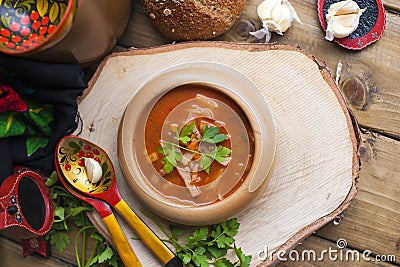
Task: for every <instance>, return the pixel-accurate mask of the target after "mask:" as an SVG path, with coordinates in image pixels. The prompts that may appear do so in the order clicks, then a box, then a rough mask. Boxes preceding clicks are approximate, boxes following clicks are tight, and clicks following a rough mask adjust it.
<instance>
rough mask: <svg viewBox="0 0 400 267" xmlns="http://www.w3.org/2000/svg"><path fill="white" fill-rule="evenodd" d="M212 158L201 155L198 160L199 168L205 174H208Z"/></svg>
mask: <svg viewBox="0 0 400 267" xmlns="http://www.w3.org/2000/svg"><path fill="white" fill-rule="evenodd" d="M211 162H212V158H211V157H209V156H207V155H202V156H201V158H200V163H199V165H200V168H202V169H203V170H204V171H205V172H206V173H210V168H211Z"/></svg>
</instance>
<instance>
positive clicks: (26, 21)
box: [19, 15, 31, 24]
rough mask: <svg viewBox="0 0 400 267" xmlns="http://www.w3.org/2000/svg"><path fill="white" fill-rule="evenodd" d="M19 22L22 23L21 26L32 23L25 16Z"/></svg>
mask: <svg viewBox="0 0 400 267" xmlns="http://www.w3.org/2000/svg"><path fill="white" fill-rule="evenodd" d="M19 22H21V24H29V23H30V22H31V19H30V18H29V17H28V16H27V15H25V16H22V17H21V19H20V20H19Z"/></svg>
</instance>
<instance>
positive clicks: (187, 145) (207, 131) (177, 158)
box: [157, 122, 231, 174]
mask: <svg viewBox="0 0 400 267" xmlns="http://www.w3.org/2000/svg"><path fill="white" fill-rule="evenodd" d="M195 127H196V124H195V122H191V123H189V124H186V125H184V126H183V127H182V129H181V131H180V133H179V132H178V130H176V140H177V141H178V142H177V143H173V142H162V144H161V147H159V148H157V152H158V153H160V154H163V155H164V157H163V159H162V163H163V164H164V167H163V169H164V171H165V173H166V174H167V173H170V172H172V170H173V169H174V168H175V167H177V166H178V162H182V160H183V157H184V155H183V153H184V152H183V151H186V152H190V153H193V154H194V155H198V156H199V157H200V160H199V167H200V168H201V169H202V170H204V171H205V172H206V173H210V166H211V163H212V162H213V161H214V160H216V161H218V162H221V163H222V162H225V161H226V160H227V159H228V157H229V156H230V154H231V150H230V149H229V148H227V147H223V146H217V144H218V143H221V142H223V141H225V140H227V139H228V136H227V135H226V134H222V133H219V131H220V128H219V127H214V126H208V125H206V126H205V127H204V129H203V133H201V138H196V137H193V136H198V134H199V133H196V132H195V129H196V128H195ZM201 142H206V143H208V144H210V146H208V147H211V148H212V149H211V150H210V151H207V150H202V149H200V148H199V145H198V144H201ZM181 143H182V144H183V145H181Z"/></svg>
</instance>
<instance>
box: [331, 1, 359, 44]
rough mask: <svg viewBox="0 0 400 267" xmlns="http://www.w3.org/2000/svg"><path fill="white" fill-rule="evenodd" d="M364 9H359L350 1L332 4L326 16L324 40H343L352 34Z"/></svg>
mask: <svg viewBox="0 0 400 267" xmlns="http://www.w3.org/2000/svg"><path fill="white" fill-rule="evenodd" d="M364 10H365V9H360V7H359V6H358V4H357V3H356V2H354V1H352V0H346V1H341V2H338V3H335V4H332V5H331V6H330V7H329V9H328V13H327V14H326V21H327V24H328V25H327V28H326V36H325V39H327V40H329V41H332V40H333V38H334V37H336V38H344V37H347V36H349V35H350V34H351V33H353V32H354V31H355V30H356V29H357V27H358V24H359V22H360V17H361V15H362V13H363V12H364Z"/></svg>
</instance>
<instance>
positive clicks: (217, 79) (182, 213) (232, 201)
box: [118, 62, 275, 225]
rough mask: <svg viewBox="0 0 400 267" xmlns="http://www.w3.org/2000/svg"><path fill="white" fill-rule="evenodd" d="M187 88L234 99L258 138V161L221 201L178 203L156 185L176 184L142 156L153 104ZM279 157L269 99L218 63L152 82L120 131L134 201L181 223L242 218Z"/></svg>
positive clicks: (181, 68) (184, 67)
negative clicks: (198, 87)
mask: <svg viewBox="0 0 400 267" xmlns="http://www.w3.org/2000/svg"><path fill="white" fill-rule="evenodd" d="M185 84H201V85H204V86H207V87H209V88H212V89H213V90H217V91H219V93H221V94H224V95H226V96H228V97H230V98H231V99H232V100H233V101H234V102H236V103H237V104H238V105H239V106H240V108H241V110H242V111H243V112H244V114H245V116H246V117H247V119H248V121H249V122H250V125H251V128H252V132H253V134H254V155H253V162H252V164H251V166H250V169H249V171H248V173H247V176H246V178H245V179H244V181H243V182H242V183H241V184H240V185H238V186H237V187H236V189H235V190H233V191H231V192H230V193H229V194H227V195H226V196H222V197H221V198H220V200H218V201H213V202H209V203H200V202H198V201H197V200H196V199H195V198H194V199H192V200H188V199H179V198H178V199H177V197H176V196H174V195H166V194H164V193H160V190H158V189H157V187H158V186H159V185H158V184H157V185H155V184H156V183H159V181H163V182H160V183H161V187H160V188H162V187H168V188H170V187H169V186H171V185H170V184H172V183H170V182H168V181H166V180H165V179H164V178H163V177H161V176H160V175H159V173H158V172H157V170H156V169H155V168H153V169H152V172H151V173H149V172H148V171H146V170H145V169H146V168H147V167H144V164H150V165H151V162H150V161H149V160H148V157H147V154H146V153H143V151H144V150H145V149H146V146H145V143H144V142H145V141H144V139H145V138H144V133H145V129H144V128H145V124H146V123H145V121H146V120H147V117H148V115H149V113H150V111H151V109H152V108H153V106H154V104H155V103H156V102H157V101H158V100H159V99H160V98H161V97H162V96H163V95H164V94H166V93H167V92H169V91H170V90H171V89H173V88H176V87H177V86H180V85H185ZM233 153H234V147H232V155H234V154H233ZM274 155H275V127H274V122H273V118H272V115H271V112H270V110H269V107H268V105H267V103H266V101H265V99H264V97H263V96H262V95H261V93H260V92H259V90H258V88H257V87H256V86H255V85H254V84H253V83H252V82H251V81H250V80H249V79H248V78H246V77H245V76H244V75H242V74H241V73H239V72H238V71H236V70H234V69H231V68H229V67H227V66H224V65H220V64H216V63H210V62H194V63H188V64H181V65H177V66H174V67H171V68H169V69H167V70H164V71H162V72H160V73H158V74H156V75H155V76H154V77H152V78H150V79H149V80H147V81H146V82H145V83H143V85H142V86H141V87H140V88H139V89H138V91H137V93H136V94H135V95H134V96H133V98H132V100H131V101H130V103H129V104H128V106H127V108H126V110H125V113H124V116H123V118H122V120H121V123H120V128H119V136H118V156H119V163H120V166H121V170H122V172H123V175H124V177H125V179H126V181H127V183H128V185H129V186H130V188H131V189H132V191H133V193H134V195H135V197H137V198H138V200H139V201H140V202H142V203H143V204H144V205H145V206H146V207H147V208H149V209H151V210H152V211H153V212H155V213H156V214H158V215H160V216H162V217H164V218H166V219H168V220H171V221H173V222H177V223H181V224H187V225H207V224H213V223H217V222H221V221H224V220H227V219H229V218H231V217H233V216H237V215H238V214H239V213H241V212H242V211H244V210H245V209H246V208H247V207H248V206H249V205H250V204H251V203H252V201H254V200H255V199H256V198H257V196H258V195H259V194H260V193H262V192H263V191H264V189H265V186H266V185H267V184H268V181H269V177H270V176H271V173H272V169H273V163H274ZM232 157H234V156H232ZM143 158H145V159H147V161H146V160H143ZM151 167H153V166H152V165H151ZM227 178H228V179H229V177H227ZM220 179H221V178H220ZM217 181H218V179H217ZM214 183H215V182H214ZM214 186H220V184H218V183H217V184H216V185H214ZM233 186H234V185H233ZM200 188H201V190H202V191H203V192H207V190H208V189H207V187H204V188H203V189H202V187H200ZM168 190H169V189H168ZM168 192H174V191H173V190H171V191H168ZM208 192H209V191H208ZM172 194H173V193H172Z"/></svg>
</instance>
